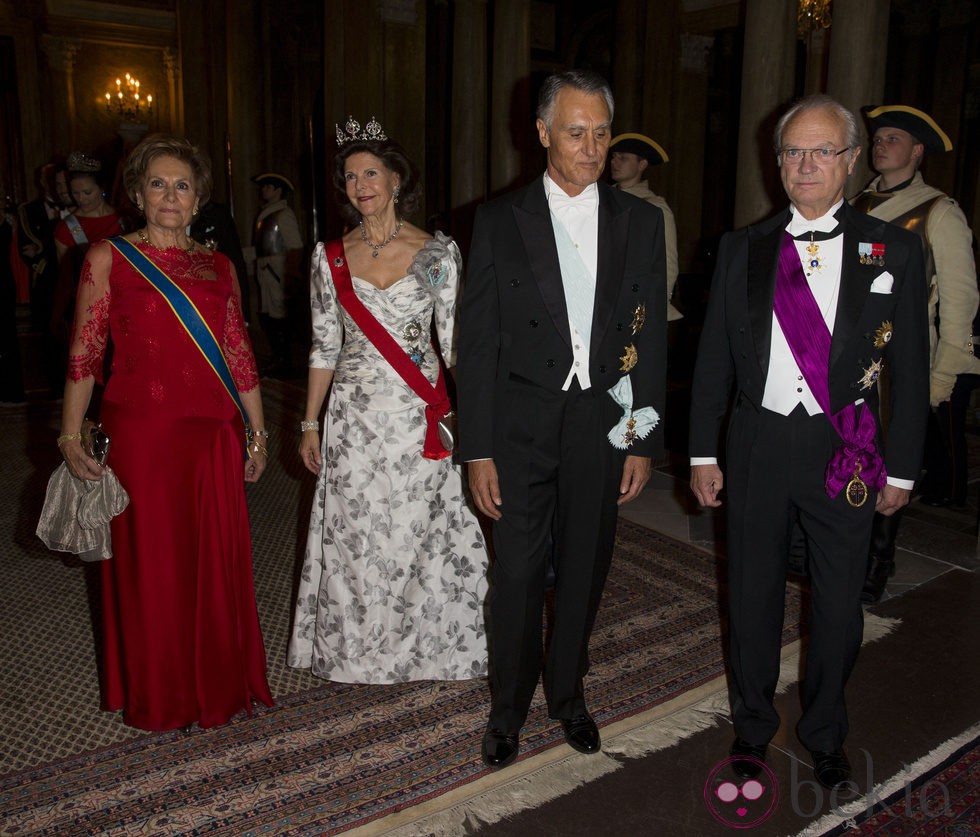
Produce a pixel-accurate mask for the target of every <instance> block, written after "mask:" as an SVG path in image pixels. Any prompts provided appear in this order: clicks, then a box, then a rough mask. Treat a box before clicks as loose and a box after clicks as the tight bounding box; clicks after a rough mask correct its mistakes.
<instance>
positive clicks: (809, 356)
mask: <svg viewBox="0 0 980 837" xmlns="http://www.w3.org/2000/svg"><path fill="white" fill-rule="evenodd" d="M773 311H774V312H775V314H776V319H777V320H778V321H779V326H780V328H782V330H783V334H784V335H785V337H786V342H787V343H789V348H790V351H792V352H793V357H794V358H795V359H796V364H797V366H799V367H800V372H802V373H803V377H804V378H805V379H806V382H807V385H808V386H809V387H810V391H811V392H812V393H813V396H814V398H816V399H817V404H819V405H820V409H821V410H823V411H824V414H825V415H826V416H827V418H828V419H829V420H830V423H831V424H832V425H833V426H834V429H835V430H836V431H837V432H838V433H839V434H840V437H841V439H843V444H841V446H840V447H839V448H837V450H836V451H834V455H833V456H832V457H831V459H830V462H828V463H827V472H826V475H825V479H824V487H825V488H826V490H827V494H828V495H829V496H830V497H836V496H837V495H838V493H840V490H841V489H842V488H843V487H844V486H845V485H847V483H848V482H849V481H850V480H851V478H852V477H854V476H855V475H856V474H858V473H860V476H861V479H862V480H864V482H865V483H866V484H867V485H868V486H870V487H871V488H875V489H877V490H879V491H880V490H881V489H882V488H883V487H884V485H885V477H886V474H885V465H884V462H882V459H881V456H880V455H879V453H878V450H877V448H876V447H875V442H874V439H875V431H876V429H877V425H876V424H875V419H874V416H873V415H872V413H871V409H870V408H869V407H868V405H867V403H865V404H864V405H862V406H863V409H860V410H859V409H858V405H855V404H848V405H847V406H846V407H844V408H843V409H842V410H841V411H840V412H838V413H831V410H830V382H829V378H830V372H829V367H830V329H828V328H827V324H826V323H825V322H824V320H823V315H822V314H821V313H820V308H819V306H818V305H817V301H816V300H815V299H814V298H813V292H812V291H811V290H810V286H809V285H808V284H807V282H806V278H805V277H804V275H803V267H802V265H801V264H800V256H799V253H798V252H797V250H796V243H795V242H794V241H793V237H792V236H791V235H790V234H789V233H784V234H783V243H782V245H781V247H780V249H779V270H778V272H777V274H776V291H775V295H774V298H773Z"/></svg>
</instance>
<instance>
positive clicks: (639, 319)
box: [630, 302, 647, 337]
mask: <svg viewBox="0 0 980 837" xmlns="http://www.w3.org/2000/svg"><path fill="white" fill-rule="evenodd" d="M646 321H647V304H646V303H645V302H641V303H640V304H639V305H637V306H636V310H635V311H634V312H633V322H632V324H631V326H630V327H631V328H632V329H633V336H634V337H636V335H637V334H639V333H640V331H641V330H642V328H643V325H644V323H646Z"/></svg>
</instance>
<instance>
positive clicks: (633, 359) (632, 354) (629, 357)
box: [619, 343, 640, 372]
mask: <svg viewBox="0 0 980 837" xmlns="http://www.w3.org/2000/svg"><path fill="white" fill-rule="evenodd" d="M625 349H626V354H625V355H623V356H622V357H621V358H620V360H621V361H622V362H623V365H622V366H620V367H619V371H620V372H629V371H630V370H631V369H632V368H633V367H634V366H636V363H637V361H638V360H639V359H640V356H639V355H638V354H637V353H636V346H634V345H633V344H632V343H630V344H629V345H628V346H626V347H625Z"/></svg>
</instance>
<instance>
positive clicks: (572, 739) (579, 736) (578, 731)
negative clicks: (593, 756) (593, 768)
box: [561, 715, 601, 753]
mask: <svg viewBox="0 0 980 837" xmlns="http://www.w3.org/2000/svg"><path fill="white" fill-rule="evenodd" d="M561 728H562V729H563V730H564V731H565V740H566V741H567V742H568V746H569V747H571V748H572V749H574V750H578V751H579V752H580V753H598V752H599V747H600V746H601V742H600V741H599V727H597V726H596V725H595V721H593V720H592V719H591V718H590V717H589V716H588V715H576V716H575V717H574V718H568V719H565V718H563V719H562V722H561Z"/></svg>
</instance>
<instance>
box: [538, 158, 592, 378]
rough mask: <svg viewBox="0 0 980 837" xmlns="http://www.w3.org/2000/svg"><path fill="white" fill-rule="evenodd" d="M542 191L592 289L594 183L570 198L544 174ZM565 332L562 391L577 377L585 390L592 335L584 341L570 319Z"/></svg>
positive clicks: (587, 336)
mask: <svg viewBox="0 0 980 837" xmlns="http://www.w3.org/2000/svg"><path fill="white" fill-rule="evenodd" d="M544 192H545V196H546V197H547V199H548V208H549V209H550V210H551V212H552V213H553V214H554V216H555V217H556V218H557V219H558V223H560V224H561V225H562V226H563V227H564V228H565V231H566V232H567V233H568V235H569V237H570V238H571V239H572V241H573V242H574V244H575V249H576V250H577V251H578V254H579V256H580V258H581V259H582V261H583V262H584V263H585V266H586V268H587V269H588V271H589V273H590V275H591V276H592V280H593V288H594V287H595V276H596V271H597V270H598V263H599V190H598V189H597V188H596V185H595V183H591V184H589V185H588V186H586V187H585V188H584V189H583V190H582V192H581V193H580V194H578V195H576V196H574V197H572V196H570V195H568V194H567V193H566V192H565V191H564V189H562V188H561V187H560V186H559V185H558V184H557V183H555V181H553V180H552V179H551V178H550V177H549V176H548V174H547V172H546V173H545V175H544ZM592 301H593V302H594V300H592ZM568 329H569V332H570V333H571V337H572V365H571V368H570V369H569V370H568V377H566V378H565V383H564V384H563V385H562V389H563V390H567V389H568V388H569V386H571V383H572V379H573V378H578V385H579V386H580V387H581V388H582V389H588V388H589V387H591V386H592V382H591V380H590V378H589V341H588V338H590V337H591V335H585V337H586V339H583V337H582V335H580V334H579V333H578V331H577V330H576V328H575V325H574V324H573V323H572V321H571V319H569V322H568Z"/></svg>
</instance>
